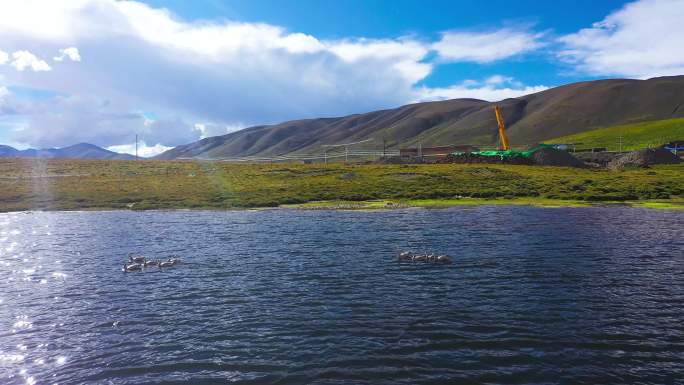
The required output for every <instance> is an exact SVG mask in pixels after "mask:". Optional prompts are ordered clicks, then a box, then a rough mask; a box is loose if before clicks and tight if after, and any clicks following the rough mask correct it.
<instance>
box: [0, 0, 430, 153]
mask: <svg viewBox="0 0 684 385" xmlns="http://www.w3.org/2000/svg"><path fill="white" fill-rule="evenodd" d="M36 9H40V12H36ZM0 36H3V44H6V46H7V47H11V48H13V49H15V50H19V49H26V48H29V49H30V50H31V51H32V52H54V51H57V50H59V49H60V48H62V49H63V47H78V49H79V51H81V52H89V55H88V60H87V61H84V62H82V63H81V65H79V66H64V67H60V68H59V71H54V72H53V73H54V75H53V76H49V77H41V78H36V77H29V76H20V74H8V79H7V83H9V84H14V85H19V86H22V87H29V88H37V89H49V90H51V91H54V92H57V93H59V94H62V95H71V96H72V97H71V98H70V99H71V100H81V101H84V100H88V104H89V105H90V106H91V107H92V108H95V110H94V111H92V112H91V113H85V112H84V111H82V104H78V103H67V102H66V101H65V100H61V101H60V102H58V103H55V105H48V104H46V103H43V104H41V105H40V108H35V109H31V111H30V113H31V114H32V115H30V116H28V117H27V121H28V123H27V125H26V127H27V128H26V130H25V133H24V134H23V135H24V136H27V137H28V136H30V137H31V138H34V139H40V141H41V142H42V143H43V144H45V145H54V146H60V145H68V144H71V143H73V142H75V141H88V140H89V139H92V138H103V139H102V141H105V139H106V141H105V142H104V143H102V142H99V144H100V145H116V144H119V143H127V142H129V141H130V140H128V141H121V140H120V139H119V138H118V137H120V136H121V135H124V134H125V135H129V134H130V133H131V132H132V131H140V130H139V129H138V128H136V129H135V130H133V129H132V128H130V127H129V124H128V123H130V125H135V126H136V127H137V126H139V125H140V124H141V123H140V122H139V121H138V119H137V118H136V119H134V120H135V121H134V122H133V121H130V122H128V123H127V124H124V125H122V126H119V125H116V124H114V123H113V122H111V120H110V119H109V117H111V116H130V115H136V114H135V113H133V114H131V111H141V110H142V111H151V112H153V113H154V114H156V115H157V116H159V117H160V119H157V120H160V121H164V120H165V119H166V121H167V122H166V123H164V124H162V123H157V124H153V125H151V126H150V127H151V128H150V129H149V130H148V131H147V133H146V134H145V135H148V138H146V141H147V143H150V144H157V143H160V144H163V145H170V144H181V143H184V141H192V140H196V139H199V138H200V137H201V136H202V135H204V134H203V133H202V131H201V130H197V129H195V128H194V127H193V125H189V124H171V123H169V122H168V120H169V117H171V120H174V121H176V123H178V120H176V117H180V118H181V120H182V121H191V122H212V124H213V125H216V126H218V127H220V126H235V125H243V124H244V125H252V124H262V123H275V122H280V121H283V120H287V119H296V118H307V117H319V116H339V115H343V114H350V113H356V112H360V111H369V110H375V109H380V108H387V107H393V106H397V105H400V104H403V103H406V102H408V101H410V100H412V99H413V98H414V96H415V89H414V85H415V83H416V82H418V81H420V80H422V79H424V78H425V77H426V76H427V75H429V74H430V72H431V71H432V65H431V64H428V63H424V62H423V60H424V59H425V57H426V55H427V54H428V53H429V47H427V46H426V44H424V43H422V42H419V41H417V40H415V39H410V38H399V39H381V40H378V39H363V38H358V39H343V40H321V39H318V38H316V37H314V36H311V35H307V34H302V33H296V32H288V31H287V30H285V29H283V28H281V27H278V26H273V25H268V24H263V23H240V22H232V21H228V22H207V21H202V22H187V21H183V20H180V19H178V18H177V17H175V16H174V15H172V14H171V13H170V12H168V11H167V10H164V9H156V8H152V7H150V6H148V5H145V4H142V3H138V2H134V1H127V2H118V1H112V0H74V1H70V2H60V1H54V2H52V1H51V2H43V1H34V0H25V1H21V2H1V1H0ZM27 52H28V51H27ZM58 57H59V56H58ZM67 57H70V56H67ZM35 65H36V66H38V67H36V68H38V69H41V68H42V69H46V68H49V67H45V66H47V63H45V66H43V65H42V64H35ZM28 66H29V64H28V63H26V64H23V68H29V67H28ZM41 66H42V67H41ZM30 68H33V67H30ZM57 104H59V105H57ZM104 105H106V106H107V107H106V108H105V110H106V113H104V112H103V111H102V109H103V108H102V107H101V106H104ZM57 108H60V109H62V110H59V113H56V112H57V111H56V110H55V111H52V113H50V112H48V111H45V110H44V109H48V110H49V109H57ZM65 109H66V110H65ZM69 109H71V110H69ZM77 113H85V114H86V119H85V120H82V121H79V120H78V119H76V118H75V117H76V114H77ZM94 119H103V122H101V123H97V122H95V121H93V120H94ZM48 127H49V129H50V130H52V132H49V133H48V131H47V130H48ZM183 127H184V128H183ZM181 129H182V130H185V133H186V134H185V135H179V134H178V133H179V132H180V130H181ZM108 130H115V131H121V132H122V133H121V134H120V135H119V134H113V133H109V132H104V131H108ZM155 130H156V131H155ZM168 130H171V131H172V132H173V133H174V135H172V136H169V137H168V139H164V138H165V137H164V132H166V131H168ZM32 131H37V132H36V133H33V134H31V135H29V134H28V132H32ZM55 132H57V134H55ZM219 132H222V130H219ZM68 133H71V136H72V137H71V138H68ZM155 140H159V141H158V142H157V141H155ZM171 140H176V141H177V142H171ZM48 142H51V143H48ZM96 144H98V143H96Z"/></svg>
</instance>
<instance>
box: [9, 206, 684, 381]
mask: <svg viewBox="0 0 684 385" xmlns="http://www.w3.org/2000/svg"><path fill="white" fill-rule="evenodd" d="M405 249H408V250H414V251H419V252H436V253H446V254H449V255H450V256H452V258H453V260H454V263H452V264H450V265H435V264H426V263H398V262H396V261H395V260H394V259H393V258H394V254H395V253H396V252H397V251H399V250H405ZM135 251H138V252H141V253H144V254H146V255H150V256H159V257H166V256H167V255H169V254H179V255H181V256H182V258H183V263H182V264H180V265H177V266H174V267H172V268H167V269H161V270H160V269H159V268H148V269H147V270H146V271H144V272H135V273H123V272H122V271H121V267H122V262H123V260H124V259H125V257H126V255H127V254H128V253H129V252H135ZM682 373H684V212H682V211H679V212H677V211H658V210H648V209H636V208H629V207H619V206H615V207H603V208H600V207H599V208H554V209H549V208H534V207H526V206H497V207H494V206H473V207H459V208H451V209H441V210H420V209H407V210H388V211H378V212H361V211H325V210H321V211H303V210H301V211H300V210H264V211H221V212H215V211H196V212H183V211H176V212H125V211H119V212H45V213H43V212H35V213H7V214H0V383H2V384H55V383H58V384H80V383H87V384H156V383H172V384H173V383H188V384H223V383H228V382H231V383H237V384H276V383H277V384H303V383H318V384H362V383H372V384H443V383H460V384H484V383H509V384H510V383H520V384H555V383H558V384H570V383H572V384H581V383H585V384H596V383H603V384H605V383H637V382H638V383H644V384H646V383H673V382H675V381H678V380H682Z"/></svg>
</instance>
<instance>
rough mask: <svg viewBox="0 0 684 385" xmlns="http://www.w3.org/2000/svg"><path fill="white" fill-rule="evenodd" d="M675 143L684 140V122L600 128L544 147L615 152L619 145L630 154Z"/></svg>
mask: <svg viewBox="0 0 684 385" xmlns="http://www.w3.org/2000/svg"><path fill="white" fill-rule="evenodd" d="M620 137H622V139H620ZM674 140H684V118H678V119H665V120H655V121H650V122H643V123H634V124H625V125H620V126H612V127H606V128H599V129H596V130H591V131H586V132H582V133H579V134H575V135H568V136H563V137H560V138H556V139H553V140H548V141H546V143H582V144H580V145H577V148H592V147H605V148H607V149H608V150H610V151H617V150H619V149H620V141H622V149H623V150H625V151H631V150H639V149H642V148H647V147H657V146H660V145H661V144H663V143H669V142H671V141H674Z"/></svg>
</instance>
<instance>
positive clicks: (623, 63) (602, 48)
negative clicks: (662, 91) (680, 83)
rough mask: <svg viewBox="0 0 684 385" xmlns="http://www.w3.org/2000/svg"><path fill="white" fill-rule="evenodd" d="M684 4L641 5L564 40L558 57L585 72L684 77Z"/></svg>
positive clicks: (666, 0)
mask: <svg viewBox="0 0 684 385" xmlns="http://www.w3.org/2000/svg"><path fill="white" fill-rule="evenodd" d="M682 20H684V0H641V1H636V2H633V3H629V4H627V5H625V6H624V7H623V8H622V9H620V10H618V11H616V12H613V13H611V14H609V15H608V16H607V17H606V18H605V19H603V20H602V21H600V22H597V23H594V25H592V27H591V28H586V29H582V30H580V31H579V32H577V33H574V34H570V35H566V36H563V37H561V38H560V42H561V43H562V44H563V49H562V50H561V52H560V53H559V57H560V58H561V59H563V60H565V61H566V62H568V63H570V64H572V65H575V66H576V68H577V69H578V70H579V71H581V72H586V73H590V74H593V75H618V76H628V77H636V78H650V77H655V76H664V75H681V74H684V49H682V47H684V35H683V34H682V33H680V31H681V30H682Z"/></svg>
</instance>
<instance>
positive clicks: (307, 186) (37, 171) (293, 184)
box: [0, 158, 684, 211]
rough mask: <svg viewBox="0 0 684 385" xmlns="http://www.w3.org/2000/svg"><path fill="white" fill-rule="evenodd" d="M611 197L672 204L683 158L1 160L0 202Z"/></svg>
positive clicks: (3, 206) (272, 203) (390, 203)
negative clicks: (555, 161) (629, 161)
mask: <svg viewBox="0 0 684 385" xmlns="http://www.w3.org/2000/svg"><path fill="white" fill-rule="evenodd" d="M369 201H373V202H369ZM611 201H613V202H625V201H638V202H641V203H642V204H647V203H648V204H651V207H677V206H679V205H680V204H681V202H684V164H680V165H667V166H658V167H653V168H651V169H637V170H626V171H621V172H612V171H596V170H584V169H572V168H561V167H530V166H513V165H462V164H443V165H440V164H435V165H343V164H330V165H327V166H326V165H298V164H233V163H220V162H216V163H211V162H191V161H96V160H56V159H55V160H46V159H9V158H4V159H0V211H18V210H36V209H37V210H85V209H140V210H143V209H229V208H253V207H276V206H281V205H302V204H308V205H309V206H310V207H312V206H316V205H319V206H321V205H323V206H325V205H326V204H325V203H320V202H336V203H332V204H328V206H330V205H333V206H334V205H337V206H340V204H343V203H344V202H352V204H353V205H355V206H358V207H359V208H366V207H367V206H369V205H370V206H374V207H370V208H377V207H403V206H407V205H408V206H428V207H435V206H442V205H452V204H474V203H491V204H501V203H507V204H508V203H511V204H520V203H523V204H534V203H538V204H545V205H570V204H580V203H582V202H611ZM312 202H313V203H312ZM340 202H342V203H340ZM573 202H574V203H573ZM341 208H344V207H341ZM350 208H355V207H350Z"/></svg>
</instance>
